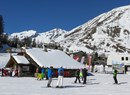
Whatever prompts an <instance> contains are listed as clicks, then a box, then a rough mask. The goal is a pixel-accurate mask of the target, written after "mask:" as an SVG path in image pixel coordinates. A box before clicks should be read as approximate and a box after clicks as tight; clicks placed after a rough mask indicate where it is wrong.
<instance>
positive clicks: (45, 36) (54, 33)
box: [9, 29, 67, 43]
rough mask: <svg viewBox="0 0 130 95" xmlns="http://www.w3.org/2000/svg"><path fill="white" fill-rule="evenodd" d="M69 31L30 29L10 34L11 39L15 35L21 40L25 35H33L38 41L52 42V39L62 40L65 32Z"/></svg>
mask: <svg viewBox="0 0 130 95" xmlns="http://www.w3.org/2000/svg"><path fill="white" fill-rule="evenodd" d="M65 33H67V31H65V30H62V29H53V30H50V31H47V32H43V33H38V32H37V31H35V30H28V31H23V32H18V33H13V34H11V35H10V37H9V38H10V39H12V38H13V37H16V36H17V37H18V38H19V39H20V40H22V39H24V38H25V37H31V38H32V39H35V40H36V42H45V43H50V42H51V41H57V42H59V41H61V39H63V38H64V34H65Z"/></svg>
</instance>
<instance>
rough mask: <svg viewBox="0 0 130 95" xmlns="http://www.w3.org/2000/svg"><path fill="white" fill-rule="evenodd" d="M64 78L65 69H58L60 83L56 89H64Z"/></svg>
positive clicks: (58, 82)
mask: <svg viewBox="0 0 130 95" xmlns="http://www.w3.org/2000/svg"><path fill="white" fill-rule="evenodd" d="M63 76H64V69H63V67H62V66H61V67H60V68H59V69H58V81H57V86H56V88H63Z"/></svg>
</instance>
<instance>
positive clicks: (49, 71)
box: [36, 66, 118, 88]
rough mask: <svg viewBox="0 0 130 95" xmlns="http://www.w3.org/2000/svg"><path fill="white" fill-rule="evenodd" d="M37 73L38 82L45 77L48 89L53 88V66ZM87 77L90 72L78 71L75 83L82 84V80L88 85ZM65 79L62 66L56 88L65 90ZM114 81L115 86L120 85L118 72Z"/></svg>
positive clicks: (39, 69) (115, 71)
mask: <svg viewBox="0 0 130 95" xmlns="http://www.w3.org/2000/svg"><path fill="white" fill-rule="evenodd" d="M36 72H37V80H42V79H43V78H44V77H46V80H48V83H47V87H51V82H52V78H53V76H54V71H53V66H50V68H46V69H45V68H44V67H42V68H38V69H37V70H36ZM87 76H88V70H87V69H86V68H84V69H77V70H76V72H75V77H76V79H75V81H74V83H77V81H78V82H79V83H81V81H80V79H82V81H83V84H86V81H87ZM63 77H64V69H63V67H62V66H60V68H58V80H57V84H56V88H63ZM113 79H114V82H115V83H114V84H118V80H117V70H114V73H113Z"/></svg>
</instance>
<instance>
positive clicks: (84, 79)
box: [83, 68, 88, 84]
mask: <svg viewBox="0 0 130 95" xmlns="http://www.w3.org/2000/svg"><path fill="white" fill-rule="evenodd" d="M87 71H88V70H87V69H86V68H84V69H83V84H86V80H87V75H88V72H87Z"/></svg>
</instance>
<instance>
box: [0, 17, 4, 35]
mask: <svg viewBox="0 0 130 95" xmlns="http://www.w3.org/2000/svg"><path fill="white" fill-rule="evenodd" d="M3 33H4V24H3V17H2V16H1V15H0V35H1V34H3Z"/></svg>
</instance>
